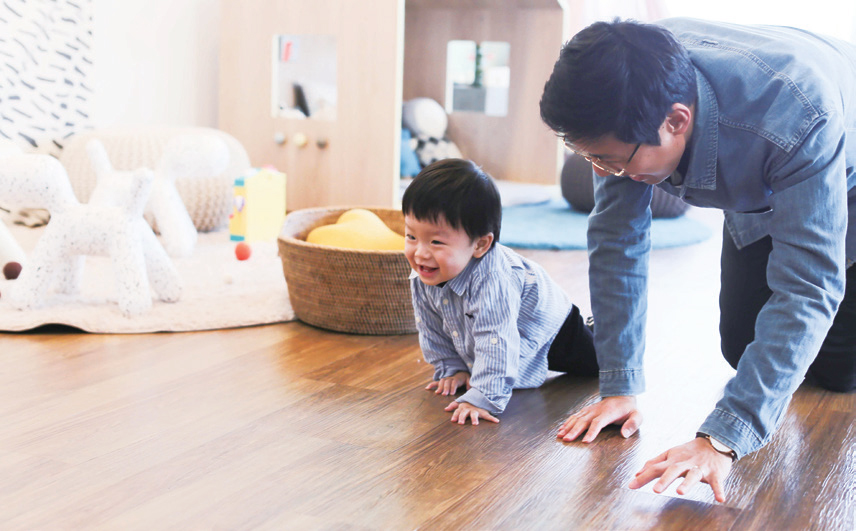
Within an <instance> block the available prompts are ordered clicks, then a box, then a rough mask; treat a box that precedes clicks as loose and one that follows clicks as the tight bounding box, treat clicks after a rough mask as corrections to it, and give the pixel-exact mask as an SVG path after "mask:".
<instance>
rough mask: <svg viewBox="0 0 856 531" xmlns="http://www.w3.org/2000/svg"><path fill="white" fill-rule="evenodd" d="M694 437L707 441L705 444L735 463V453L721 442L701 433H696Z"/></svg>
mask: <svg viewBox="0 0 856 531" xmlns="http://www.w3.org/2000/svg"><path fill="white" fill-rule="evenodd" d="M696 437H701V438H702V439H707V442H709V443H710V445H711V446H712V447H713V449H714V450H716V451H717V452H719V453H721V454H722V455H725V456H728V457H730V458H731V462H732V463H733V462H734V461H737V452H735V451H734V450H732V449H731V448H729V447H728V446H727V445H725V444H723V443H722V442H720V441H718V440H716V439H714V438H713V437H711V436H710V435H708V434H706V433H702V432H698V433H696Z"/></svg>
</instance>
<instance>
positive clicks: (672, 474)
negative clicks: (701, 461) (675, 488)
mask: <svg viewBox="0 0 856 531" xmlns="http://www.w3.org/2000/svg"><path fill="white" fill-rule="evenodd" d="M688 468H689V467H688V466H687V465H685V464H683V463H681V464H677V465H672V466H670V467H669V468H667V469H666V470H665V471H664V472H663V474H662V475H661V476H660V479H659V481H657V482H656V483H654V487H653V490H654V492H656V493H657V494H660V493H661V492H663V491H664V490H666V489H667V488H669V485H671V484H672V482H673V481H675V480H676V479H678V478H679V477H681V475H683V474H684V473H686V471H687V470H688Z"/></svg>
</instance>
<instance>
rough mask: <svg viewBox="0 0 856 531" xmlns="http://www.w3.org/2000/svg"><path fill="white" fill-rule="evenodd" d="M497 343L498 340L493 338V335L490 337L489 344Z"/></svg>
mask: <svg viewBox="0 0 856 531" xmlns="http://www.w3.org/2000/svg"><path fill="white" fill-rule="evenodd" d="M497 343H499V340H498V339H497V338H495V337H492V338H490V344H491V345H496V344H497Z"/></svg>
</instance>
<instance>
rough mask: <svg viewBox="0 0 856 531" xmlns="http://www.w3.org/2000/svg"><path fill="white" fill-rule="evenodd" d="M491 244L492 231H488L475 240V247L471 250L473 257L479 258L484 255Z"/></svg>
mask: <svg viewBox="0 0 856 531" xmlns="http://www.w3.org/2000/svg"><path fill="white" fill-rule="evenodd" d="M491 244H493V233H492V232H488V233H487V234H485V235H484V236H482V237H480V238H479V239H478V240H477V241H476V248H475V250H474V251H473V258H481V257H482V256H484V254H485V253H486V252H488V251H489V250H490V246H491Z"/></svg>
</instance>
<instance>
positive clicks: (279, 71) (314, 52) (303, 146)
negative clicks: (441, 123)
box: [219, 0, 568, 211]
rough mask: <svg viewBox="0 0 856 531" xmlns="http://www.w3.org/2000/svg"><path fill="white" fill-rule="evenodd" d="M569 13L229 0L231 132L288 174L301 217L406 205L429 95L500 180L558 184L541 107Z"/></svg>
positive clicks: (455, 3)
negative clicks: (406, 112)
mask: <svg viewBox="0 0 856 531" xmlns="http://www.w3.org/2000/svg"><path fill="white" fill-rule="evenodd" d="M567 18H568V17H567V8H566V5H565V2H564V1H557V0H406V1H405V0H361V1H359V2H358V1H354V0H311V1H310V0H240V1H239V0H222V1H221V24H222V27H221V48H220V104H219V127H220V128H221V129H223V130H224V131H227V132H228V133H230V134H232V135H233V136H235V137H236V138H238V139H239V140H240V141H241V142H242V143H243V145H244V146H245V147H246V149H247V152H248V153H249V156H250V161H251V163H252V164H253V165H254V166H265V165H271V166H273V167H275V168H277V169H278V170H280V171H282V172H284V173H285V174H286V176H287V194H286V197H287V204H286V207H287V209H288V210H289V211H291V210H297V209H302V208H310V207H319V206H333V205H351V206H376V207H391V208H396V207H397V206H398V205H399V203H400V198H399V195H400V191H399V190H400V186H399V181H400V173H399V167H400V166H399V165H400V157H401V108H402V102H403V101H405V100H409V99H413V98H420V97H427V98H431V99H434V100H436V101H437V102H439V103H440V104H441V105H443V106H444V108H446V110H447V113H448V130H447V135H448V137H449V139H450V140H452V141H453V142H455V143H456V144H457V146H458V147H459V148H460V150H461V152H462V153H463V156H465V157H467V158H471V159H473V160H474V161H476V162H477V163H478V164H480V165H481V166H482V167H484V168H485V170H487V171H488V172H489V173H490V174H491V175H493V176H494V177H495V178H497V179H505V180H513V181H521V182H533V183H545V184H556V183H557V182H558V176H559V174H560V171H561V160H562V158H561V150H560V144H559V143H558V141H557V140H556V138H555V136H553V135H552V134H551V133H550V131H549V130H548V129H547V127H546V126H544V125H543V124H542V123H541V120H540V116H539V112H538V101H539V99H540V96H541V90H542V89H543V86H544V83H545V81H546V80H547V78H548V77H549V75H550V72H551V70H552V66H553V63H554V61H555V59H556V56H557V54H558V51H559V48H560V46H561V44H562V41H563V39H564V36H565V34H566V27H567V24H566V20H567Z"/></svg>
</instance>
